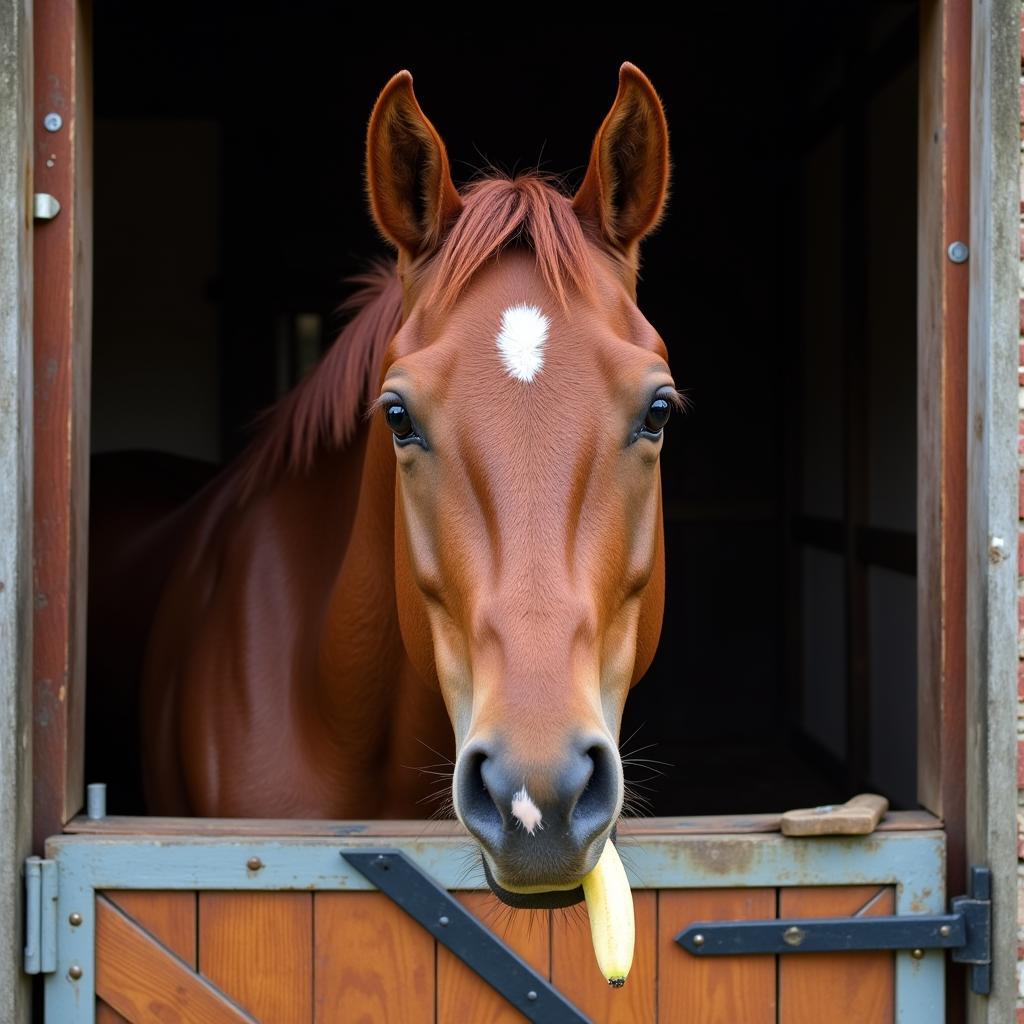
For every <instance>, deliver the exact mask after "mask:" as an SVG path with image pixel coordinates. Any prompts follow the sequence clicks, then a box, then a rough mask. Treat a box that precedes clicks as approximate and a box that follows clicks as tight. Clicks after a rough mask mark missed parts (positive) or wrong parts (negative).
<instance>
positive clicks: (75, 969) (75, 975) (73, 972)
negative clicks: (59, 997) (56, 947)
mask: <svg viewBox="0 0 1024 1024" xmlns="http://www.w3.org/2000/svg"><path fill="white" fill-rule="evenodd" d="M81 976H82V968H81V967H80V966H79V965H78V964H72V965H71V966H70V967H69V968H68V977H69V978H70V979H71V980H72V981H78V979H79V978H80V977H81Z"/></svg>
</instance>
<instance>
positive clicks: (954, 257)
mask: <svg viewBox="0 0 1024 1024" xmlns="http://www.w3.org/2000/svg"><path fill="white" fill-rule="evenodd" d="M946 253H947V255H948V256H949V260H950V262H951V263H966V262H967V257H968V256H970V254H971V251H970V249H968V248H967V243H966V242H950V244H949V248H948V249H947V250H946Z"/></svg>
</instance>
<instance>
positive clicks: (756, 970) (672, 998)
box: [658, 889, 826, 1024]
mask: <svg viewBox="0 0 1024 1024" xmlns="http://www.w3.org/2000/svg"><path fill="white" fill-rule="evenodd" d="M775 916H776V914H775V890H774V889H703V890H676V889H663V890H661V891H660V892H659V893H658V1020H659V1021H665V1022H671V1024H726V1022H728V1024H731V1022H734V1021H735V1022H737V1024H738V1022H739V1021H742V1022H743V1024H775V1009H776V991H775V957H773V956H735V957H733V956H722V957H714V958H710V957H709V958H708V959H705V960H701V959H698V958H697V957H694V956H691V955H690V954H689V953H687V952H686V951H685V950H683V949H682V948H680V947H679V946H678V945H676V943H675V941H674V940H675V937H676V936H677V935H678V934H679V933H680V932H681V931H682V930H683V928H685V927H686V926H687V925H690V924H692V923H693V922H694V921H743V920H763V919H768V918H773V917H775ZM825 1019H826V1018H825V1017H820V1018H819V1020H818V1024H823V1022H824V1021H825Z"/></svg>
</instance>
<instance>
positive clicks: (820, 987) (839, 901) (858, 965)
mask: <svg viewBox="0 0 1024 1024" xmlns="http://www.w3.org/2000/svg"><path fill="white" fill-rule="evenodd" d="M894 907H895V901H894V899H893V891H892V889H891V888H890V887H888V886H882V887H880V886H877V885H865V886H845V885H835V886H824V887H821V888H809V889H782V890H780V893H779V917H845V916H847V915H849V916H851V917H884V916H885V915H887V914H893V913H895V909H894ZM894 983H895V962H894V954H892V953H885V952H882V953H799V954H793V955H791V956H781V957H779V1024H820V1022H821V1021H825V1020H827V1021H828V1022H829V1024H892V1022H893V1019H894V1014H895V1002H894V999H895V984H894Z"/></svg>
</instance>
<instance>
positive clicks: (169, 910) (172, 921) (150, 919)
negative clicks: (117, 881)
mask: <svg viewBox="0 0 1024 1024" xmlns="http://www.w3.org/2000/svg"><path fill="white" fill-rule="evenodd" d="M103 895H104V896H105V897H106V898H107V899H108V900H109V901H110V902H111V903H113V904H114V906H116V907H118V908H119V909H120V910H122V911H123V912H124V913H125V914H127V916H128V917H130V918H131V919H132V920H133V921H134V922H135V923H136V924H137V925H139V927H141V928H144V929H145V930H146V931H147V932H149V933H150V935H152V936H153V938H155V939H156V940H157V941H158V942H159V943H161V944H162V945H164V946H166V947H167V948H168V949H169V950H170V951H171V952H172V953H174V955H175V956H179V957H181V959H182V960H184V961H185V963H187V964H188V965H189V966H190V967H192V968H197V967H198V964H197V962H196V894H195V893H194V892H187V891H178V892H175V891H170V890H152V889H137V890H134V891H133V890H127V889H106V890H104V892H103Z"/></svg>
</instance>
